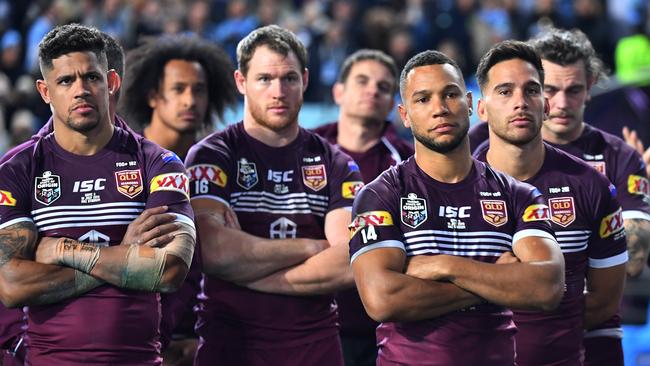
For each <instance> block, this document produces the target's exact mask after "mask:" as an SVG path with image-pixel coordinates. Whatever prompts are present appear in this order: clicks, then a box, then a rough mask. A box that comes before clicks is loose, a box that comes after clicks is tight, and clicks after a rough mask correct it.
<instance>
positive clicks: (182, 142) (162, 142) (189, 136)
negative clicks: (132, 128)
mask: <svg viewBox="0 0 650 366" xmlns="http://www.w3.org/2000/svg"><path fill="white" fill-rule="evenodd" d="M142 133H143V135H144V137H145V138H147V139H148V140H151V141H153V142H155V143H156V144H158V145H159V146H161V147H162V148H165V149H167V150H169V151H173V152H174V153H176V154H177V155H178V156H187V152H188V151H189V150H190V147H192V145H193V144H194V143H195V142H196V141H195V140H196V138H195V136H196V133H195V132H194V131H189V132H186V133H182V132H179V131H177V130H174V129H173V128H169V127H167V126H165V125H164V124H162V123H155V122H154V121H152V123H151V124H149V125H148V126H147V127H145V128H144V131H142Z"/></svg>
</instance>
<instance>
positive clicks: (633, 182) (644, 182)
mask: <svg viewBox="0 0 650 366" xmlns="http://www.w3.org/2000/svg"><path fill="white" fill-rule="evenodd" d="M627 190H628V191H629V192H630V193H631V194H638V195H643V196H645V197H649V196H650V184H649V183H648V179H647V178H645V177H642V176H639V175H634V174H632V175H630V176H629V177H628V178H627Z"/></svg>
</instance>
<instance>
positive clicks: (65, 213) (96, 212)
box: [34, 208, 144, 221]
mask: <svg viewBox="0 0 650 366" xmlns="http://www.w3.org/2000/svg"><path fill="white" fill-rule="evenodd" d="M142 211H144V209H142V208H111V209H108V210H91V211H85V212H84V211H81V212H80V211H63V212H50V213H47V214H43V215H37V216H34V220H36V221H39V220H43V219H47V218H48V217H61V216H69V215H82V216H92V215H101V214H112V213H116V214H127V213H136V214H138V215H139V214H140V213H141V212H142Z"/></svg>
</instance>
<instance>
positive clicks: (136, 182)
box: [115, 169, 144, 198]
mask: <svg viewBox="0 0 650 366" xmlns="http://www.w3.org/2000/svg"><path fill="white" fill-rule="evenodd" d="M115 186H116V187H117V191H118V192H120V193H121V194H123V195H125V196H127V197H129V198H133V197H135V196H137V195H139V194H140V193H141V192H142V191H143V190H144V185H143V184H142V174H141V173H140V169H135V170H120V171H119V172H115Z"/></svg>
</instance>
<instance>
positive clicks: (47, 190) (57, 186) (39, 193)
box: [34, 170, 61, 206]
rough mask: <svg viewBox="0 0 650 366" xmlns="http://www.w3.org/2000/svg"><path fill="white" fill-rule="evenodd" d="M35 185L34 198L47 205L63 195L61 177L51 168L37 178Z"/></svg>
mask: <svg viewBox="0 0 650 366" xmlns="http://www.w3.org/2000/svg"><path fill="white" fill-rule="evenodd" d="M34 187H35V188H34V199H36V201H38V202H40V203H42V204H44V205H46V206H49V205H51V204H52V202H54V201H56V200H58V199H59V198H60V197H61V177H59V176H58V175H55V174H52V172H51V171H49V170H48V171H45V172H43V175H41V176H40V177H36V178H35V180H34Z"/></svg>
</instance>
